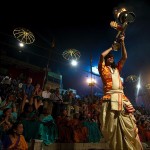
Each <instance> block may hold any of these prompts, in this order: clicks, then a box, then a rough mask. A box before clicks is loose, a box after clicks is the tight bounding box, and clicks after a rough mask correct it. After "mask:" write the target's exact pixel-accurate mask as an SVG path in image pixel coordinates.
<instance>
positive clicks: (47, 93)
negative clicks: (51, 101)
mask: <svg viewBox="0 0 150 150" xmlns="http://www.w3.org/2000/svg"><path fill="white" fill-rule="evenodd" d="M50 95H51V93H50V92H49V91H43V92H42V97H43V98H50Z"/></svg>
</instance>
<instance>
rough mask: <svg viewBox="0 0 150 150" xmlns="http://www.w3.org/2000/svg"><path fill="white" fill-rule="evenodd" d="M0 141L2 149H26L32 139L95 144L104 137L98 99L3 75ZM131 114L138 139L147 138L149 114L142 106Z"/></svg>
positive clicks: (149, 139) (99, 99)
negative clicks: (134, 121) (76, 95)
mask: <svg viewBox="0 0 150 150" xmlns="http://www.w3.org/2000/svg"><path fill="white" fill-rule="evenodd" d="M0 98H1V99H0V143H1V146H2V147H3V148H4V149H11V148H22V149H23V150H26V149H28V143H30V142H31V141H32V140H33V139H39V140H42V141H43V143H44V144H45V145H49V144H52V143H57V142H58V143H90V142H92V143H98V142H100V141H101V139H104V136H103V132H102V131H101V129H102V128H101V127H102V124H101V123H100V119H99V116H100V114H101V112H102V108H101V107H100V106H102V98H100V97H96V96H94V97H93V99H91V96H90V95H89V96H85V97H83V98H81V99H77V98H76V97H75V94H74V93H73V91H69V90H68V91H66V92H65V93H60V89H59V88H56V89H53V90H52V89H51V85H50V84H46V85H45V88H44V89H43V90H42V89H41V86H40V84H38V83H37V84H35V85H33V84H32V78H31V77H28V78H27V80H26V82H24V83H21V82H20V80H16V79H11V80H10V79H9V78H5V80H4V78H3V80H1V84H0ZM134 108H135V111H134V112H133V115H134V117H135V119H136V125H137V127H138V135H139V138H140V141H141V142H149V141H150V117H149V114H148V113H147V111H146V110H145V109H144V108H143V107H134Z"/></svg>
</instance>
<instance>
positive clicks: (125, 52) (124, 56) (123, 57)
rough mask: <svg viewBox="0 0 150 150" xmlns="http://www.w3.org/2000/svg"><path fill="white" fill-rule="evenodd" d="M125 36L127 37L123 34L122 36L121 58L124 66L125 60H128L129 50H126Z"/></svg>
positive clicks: (121, 63)
mask: <svg viewBox="0 0 150 150" xmlns="http://www.w3.org/2000/svg"><path fill="white" fill-rule="evenodd" d="M124 38H125V37H124V36H123V35H122V36H121V37H120V44H121V52H122V57H121V59H120V65H121V67H123V65H124V63H125V61H126V60H127V51H126V47H125V42H124Z"/></svg>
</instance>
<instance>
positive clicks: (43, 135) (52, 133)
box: [38, 107, 58, 145]
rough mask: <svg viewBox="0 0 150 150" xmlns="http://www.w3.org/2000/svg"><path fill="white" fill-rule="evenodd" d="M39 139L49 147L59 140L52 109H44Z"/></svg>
mask: <svg viewBox="0 0 150 150" xmlns="http://www.w3.org/2000/svg"><path fill="white" fill-rule="evenodd" d="M39 119H40V122H41V123H40V127H39V132H38V134H39V139H40V140H43V142H44V144H46V145H49V144H52V143H54V142H55V141H56V139H57V138H58V129H57V126H56V124H55V121H54V119H53V117H52V116H51V110H50V108H49V107H48V108H44V109H43V112H42V114H41V115H40V118H39Z"/></svg>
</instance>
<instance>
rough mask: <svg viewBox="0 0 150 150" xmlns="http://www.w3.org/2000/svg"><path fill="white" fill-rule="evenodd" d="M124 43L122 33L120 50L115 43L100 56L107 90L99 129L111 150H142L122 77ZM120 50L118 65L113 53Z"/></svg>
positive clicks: (119, 39)
mask: <svg viewBox="0 0 150 150" xmlns="http://www.w3.org/2000/svg"><path fill="white" fill-rule="evenodd" d="M113 23H115V22H113ZM114 25H115V24H114ZM124 39H125V36H124V32H120V33H119V35H118V37H117V42H118V44H119V45H120V46H119V47H117V48H116V45H115V44H116V43H113V44H112V46H111V47H110V48H108V49H107V50H105V51H103V52H102V53H101V56H100V61H99V64H98V70H99V74H100V76H101V78H102V81H103V90H104V96H103V97H102V105H101V113H100V118H99V119H100V127H101V131H102V134H103V136H104V138H105V139H106V141H108V143H109V146H110V149H111V150H143V147H142V144H141V142H140V139H139V135H138V128H137V126H136V120H135V118H134V114H133V113H134V111H135V109H134V108H133V106H132V104H131V102H130V100H129V99H128V98H127V97H126V96H125V94H124V91H123V83H122V81H121V77H120V73H121V70H122V68H123V66H124V63H125V61H126V59H127V51H126V47H125V42H124ZM119 48H120V49H121V54H122V56H121V59H120V60H119V62H118V63H117V64H115V62H114V56H113V54H112V51H113V50H115V51H116V50H117V51H119Z"/></svg>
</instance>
